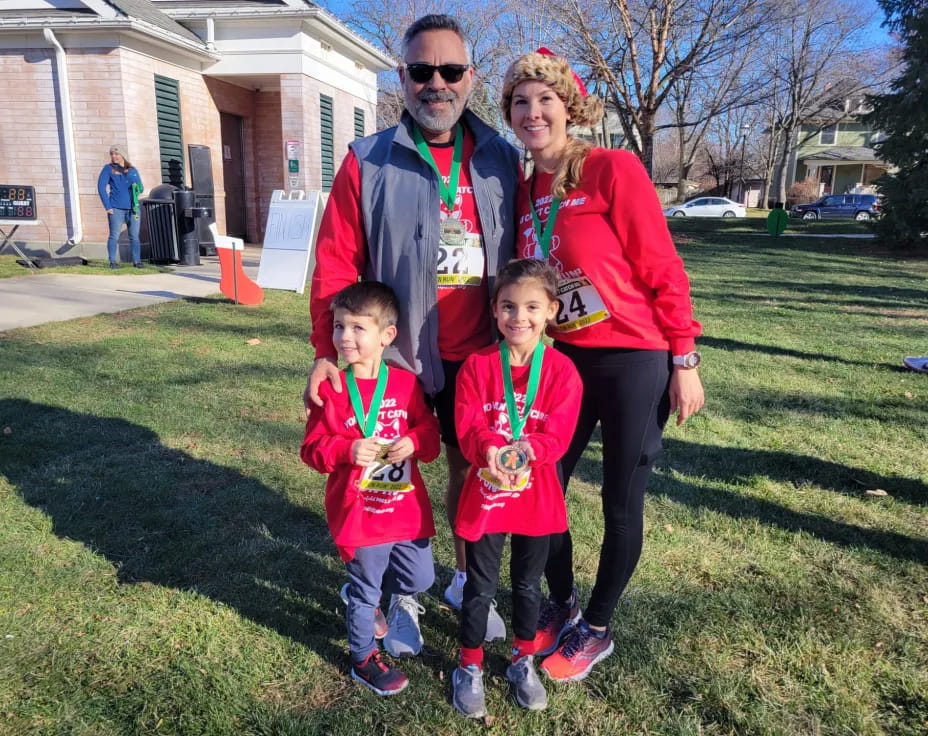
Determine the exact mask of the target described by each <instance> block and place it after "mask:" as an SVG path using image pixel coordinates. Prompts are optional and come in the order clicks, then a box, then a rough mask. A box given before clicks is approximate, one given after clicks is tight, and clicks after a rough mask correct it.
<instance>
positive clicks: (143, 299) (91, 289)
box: [0, 246, 261, 332]
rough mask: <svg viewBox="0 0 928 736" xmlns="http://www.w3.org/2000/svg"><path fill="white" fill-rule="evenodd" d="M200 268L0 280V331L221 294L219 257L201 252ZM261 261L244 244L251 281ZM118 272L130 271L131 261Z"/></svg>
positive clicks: (65, 272)
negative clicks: (174, 300)
mask: <svg viewBox="0 0 928 736" xmlns="http://www.w3.org/2000/svg"><path fill="white" fill-rule="evenodd" d="M200 261H201V265H199V266H181V265H175V266H172V267H171V268H172V271H171V272H170V273H156V274H139V275H136V274H135V273H132V274H130V273H122V274H120V275H115V274H114V275H112V276H111V275H109V274H107V275H104V276H97V275H89V274H88V275H82V274H79V273H73V272H72V271H73V270H77V269H80V266H72V267H68V268H62V269H60V270H56V269H49V270H47V271H46V270H44V269H43V270H41V271H40V272H38V273H30V272H28V271H26V270H25V269H23V275H22V276H14V277H12V278H6V279H0V332H2V331H5V330H12V329H15V328H17V327H31V326H33V325H39V324H44V323H46V322H62V321H64V320H69V319H75V318H76V317H90V316H93V315H95V314H103V313H110V312H121V311H123V310H125V309H134V308H136V307H144V306H148V305H151V304H160V303H161V302H166V301H171V300H172V299H183V298H185V297H205V296H210V295H212V294H218V293H219V278H220V271H219V258H218V257H216V256H201V258H200ZM260 261H261V248H260V247H259V246H246V247H245V253H244V256H243V258H242V265H243V266H244V268H245V273H247V274H248V275H249V276H250V277H251V278H252V279H256V278H257V275H258V266H259V264H260ZM122 270H123V271H125V270H128V271H133V270H134V269H133V268H132V264H123V266H122Z"/></svg>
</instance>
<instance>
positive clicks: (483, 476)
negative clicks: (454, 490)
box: [477, 468, 532, 493]
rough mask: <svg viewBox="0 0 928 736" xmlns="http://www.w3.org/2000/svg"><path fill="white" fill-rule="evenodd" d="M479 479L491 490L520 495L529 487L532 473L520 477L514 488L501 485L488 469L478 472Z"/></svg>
mask: <svg viewBox="0 0 928 736" xmlns="http://www.w3.org/2000/svg"><path fill="white" fill-rule="evenodd" d="M477 477H478V478H480V480H482V481H483V482H484V483H485V484H486V485H488V486H490V487H491V489H495V491H499V492H501V493H506V492H511V493H519V492H521V491H524V490H525V488H526V486H527V485H528V482H529V480H530V479H531V477H532V474H531V473H524V474H523V475H521V476H520V477H519V481H518V483H516V485H514V486H507V485H505V484H504V485H500V482H499V478H497V477H496V476H495V475H493V473H491V472H490V470H489V469H488V468H481V469H480V470H478V471H477Z"/></svg>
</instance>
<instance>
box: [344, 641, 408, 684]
mask: <svg viewBox="0 0 928 736" xmlns="http://www.w3.org/2000/svg"><path fill="white" fill-rule="evenodd" d="M351 676H352V677H353V678H354V679H355V680H358V681H359V682H363V683H364V684H365V685H367V686H368V687H369V688H370V689H371V690H373V691H374V692H375V693H377V694H378V695H396V694H397V693H398V692H401V691H402V690H403V689H404V688H405V687H406V686H407V685H408V684H409V679H408V678H407V677H406V675H404V674H403V673H402V672H400V671H399V670H397V669H394V668H392V667H390V666H388V665H387V664H386V662H384V661H383V658H382V657H381V656H380V652H379V651H376V652H371V655H370V656H369V657H368V658H367V659H365V660H364V661H363V662H361V663H360V664H359V663H357V662H354V663H353V664H352V665H351Z"/></svg>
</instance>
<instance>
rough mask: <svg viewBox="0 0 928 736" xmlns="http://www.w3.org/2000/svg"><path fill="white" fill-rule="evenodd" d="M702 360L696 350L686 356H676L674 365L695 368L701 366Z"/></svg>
mask: <svg viewBox="0 0 928 736" xmlns="http://www.w3.org/2000/svg"><path fill="white" fill-rule="evenodd" d="M700 361H701V358H700V357H699V353H697V352H696V351H695V350H692V351H690V352H688V353H687V354H686V355H674V356H673V364H674V365H678V366H680V367H681V368H695V367H696V366H698V365H699V363H700Z"/></svg>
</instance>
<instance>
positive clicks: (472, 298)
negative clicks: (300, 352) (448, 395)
mask: <svg viewBox="0 0 928 736" xmlns="http://www.w3.org/2000/svg"><path fill="white" fill-rule="evenodd" d="M429 148H430V150H431V152H432V156H433V157H434V159H435V163H436V165H437V166H438V170H439V171H441V172H442V173H443V174H446V173H447V172H450V171H451V162H452V154H453V148H452V146H450V145H447V146H446V145H432V146H429ZM473 151H474V138H473V135H472V134H471V133H470V131H467V130H466V129H465V134H464V146H463V151H462V160H461V169H460V174H459V179H458V189H457V193H456V194H457V196H456V198H455V202H454V207H453V209H452V210H451V211H449V209H448V207H447V206H446V204H445V203H444V202H442V203H441V212H440V214H439V217H440V219H441V220H445V219H448V218H452V219H456V220H458V221H460V222H461V223H462V225H463V226H464V229H465V231H466V233H467V241H466V242H467V244H468V245H471V246H474V247H471V248H466V249H465V248H461V249H457V250H455V251H451V252H450V255H448V254H446V253H439V265H438V269H439V273H438V276H437V278H438V287H437V289H436V300H437V305H438V351H439V353H440V355H441V357H442V358H444V359H445V360H464V358H466V357H467V356H468V355H470V354H471V353H472V352H473V351H474V350H478V349H480V348H482V347H484V346H485V345H486V344H487V343H489V342H490V340H491V335H490V332H489V330H488V328H487V325H489V324H490V312H489V310H490V307H489V304H490V297H489V294H488V292H487V273H486V264H485V262H484V258H483V245H482V238H481V231H480V218H479V217H478V216H477V204H476V202H475V200H474V190H473V187H472V186H471V180H470V159H471V155H472V154H473ZM444 179H445V182H446V183H447V182H448V179H449V177H448V176H447V175H446V176H444ZM410 212H411V214H410V217H415V216H416V215H415V208H412V209H411V210H410ZM435 245H436V248H437V247H438V243H436V244H435ZM458 250H459V251H460V252H461V253H464V252H465V251H471V250H476V251H477V252H478V254H480V257H479V258H478V259H477V261H480V262H481V263H482V270H481V269H478V271H479V273H477V274H475V277H474V279H473V282H474V283H464V282H463V280H460V281H461V283H454V275H453V274H454V273H459V272H461V271H462V270H463V271H466V270H467V269H466V268H465V267H464V266H465V265H466V263H467V262H469V261H472V260H473V259H463V260H462V256H460V255H458V254H457V251H458ZM445 255H447V258H443V256H445ZM366 259H367V244H366V239H365V235H364V215H363V213H362V212H361V173H360V169H359V166H358V160H357V158H355V155H354V152H353V151H349V152H348V155H347V156H345V159H344V161H343V162H342V165H341V168H340V169H339V170H338V174H337V175H336V176H335V180H334V181H333V182H332V191H331V193H330V194H329V202H328V204H327V205H326V208H325V212H324V213H323V215H322V222H321V223H320V226H319V238H318V240H317V243H316V268H315V270H314V271H313V277H312V285H311V288H310V303H309V311H310V316H311V318H312V333H311V335H310V342H312V344H313V347H315V349H316V357H317V358H335V357H336V355H337V352H336V350H335V346H334V345H333V344H332V313H331V311H330V309H329V307H330V305H331V303H332V298H333V297H334V296H335V294H337V293H338V292H339V291H340V290H341V289H343V288H344V287H346V286H348V285H349V284H353V283H355V282H356V281H357V280H358V277H359V276H360V275H361V274H363V273H364V267H365V264H366V262H367V261H366ZM411 328H412V329H417V330H418V329H420V328H421V325H412V326H411Z"/></svg>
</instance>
